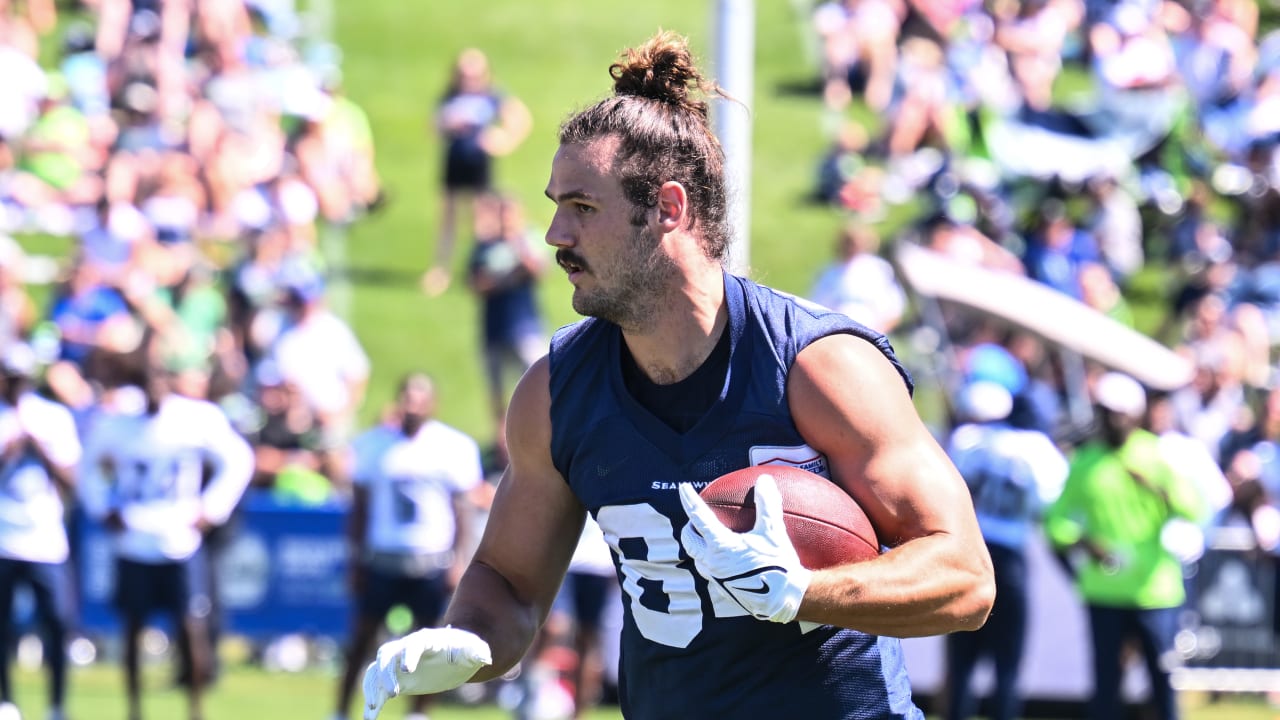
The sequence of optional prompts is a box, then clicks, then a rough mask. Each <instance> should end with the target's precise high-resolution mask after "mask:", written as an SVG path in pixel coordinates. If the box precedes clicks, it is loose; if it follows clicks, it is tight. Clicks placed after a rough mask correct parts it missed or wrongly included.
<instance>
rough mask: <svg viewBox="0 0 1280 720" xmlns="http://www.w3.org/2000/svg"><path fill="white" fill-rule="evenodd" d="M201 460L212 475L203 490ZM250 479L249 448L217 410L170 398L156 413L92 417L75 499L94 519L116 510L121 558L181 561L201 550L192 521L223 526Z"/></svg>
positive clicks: (171, 396)
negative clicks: (120, 522) (121, 526)
mask: <svg viewBox="0 0 1280 720" xmlns="http://www.w3.org/2000/svg"><path fill="white" fill-rule="evenodd" d="M206 462H207V463H209V464H210V465H211V466H212V468H213V472H214V474H213V477H212V478H211V479H210V480H209V482H208V484H207V486H205V487H204V489H203V491H202V490H201V481H202V478H203V468H204V464H205V463H206ZM252 476H253V450H252V449H251V448H250V447H249V443H247V442H245V440H244V438H242V437H240V435H239V434H238V433H236V431H235V430H234V429H233V428H232V427H231V423H230V422H228V420H227V418H226V416H225V415H223V414H222V411H221V410H220V409H218V407H217V406H216V405H213V404H212V403H208V402H204V401H200V400H192V399H189V398H185V397H181V396H178V395H170V396H169V397H167V398H165V399H164V401H163V402H162V403H161V404H160V409H159V411H158V412H157V413H156V414H155V415H151V416H149V415H147V414H146V413H130V414H124V413H107V414H104V415H102V416H101V417H100V418H98V420H97V421H96V422H95V423H94V424H93V426H92V427H91V428H90V430H89V435H88V437H87V438H86V440H85V452H84V458H83V460H82V462H81V466H80V500H81V503H82V504H83V505H84V509H85V512H87V513H88V514H89V516H90V517H93V518H97V519H99V520H101V519H102V518H104V517H106V515H107V514H108V513H109V512H110V511H112V510H119V511H120V514H121V517H122V518H123V520H124V524H125V529H124V531H123V532H121V533H119V534H117V535H116V536H115V544H116V552H117V554H119V556H120V557H123V558H126V559H128V560H133V561H136V562H146V563H160V562H169V561H181V560H185V559H187V558H189V557H191V556H192V555H193V554H195V552H196V551H197V550H199V549H200V539H201V538H200V533H199V531H197V530H196V528H195V522H196V520H197V519H198V518H199V517H200V516H201V515H203V516H204V517H206V518H208V519H209V521H210V522H212V523H214V524H219V523H223V522H226V520H227V518H228V517H230V515H231V512H232V511H233V510H234V509H235V506H236V503H238V502H239V501H240V497H241V495H243V494H244V490H245V488H246V487H248V485H249V480H250V479H251V478H252Z"/></svg>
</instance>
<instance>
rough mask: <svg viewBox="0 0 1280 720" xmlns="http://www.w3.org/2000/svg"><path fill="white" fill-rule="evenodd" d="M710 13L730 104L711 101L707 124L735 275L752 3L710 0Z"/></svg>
mask: <svg viewBox="0 0 1280 720" xmlns="http://www.w3.org/2000/svg"><path fill="white" fill-rule="evenodd" d="M715 12H716V18H715V28H716V38H715V51H716V60H715V77H716V81H717V82H718V83H719V84H720V87H722V88H724V90H725V92H727V93H728V94H729V96H730V97H732V98H733V100H724V99H717V100H716V101H715V104H714V106H713V107H712V121H713V127H714V129H715V133H716V137H717V138H719V139H720V146H721V147H723V148H724V156H725V166H724V169H725V181H726V184H727V186H728V191H729V269H730V271H732V272H735V273H740V274H741V273H745V272H747V269H748V268H749V267H750V265H751V253H750V244H751V112H750V109H751V107H752V89H753V86H754V84H755V52H756V48H755V44H756V43H755V40H756V13H755V2H754V0H716V10H715ZM735 101H736V102H735Z"/></svg>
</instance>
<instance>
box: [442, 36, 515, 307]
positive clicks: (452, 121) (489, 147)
mask: <svg viewBox="0 0 1280 720" xmlns="http://www.w3.org/2000/svg"><path fill="white" fill-rule="evenodd" d="M531 124H532V119H531V117H530V115H529V109H528V108H527V107H525V105H524V103H523V102H521V101H520V100H519V99H518V98H516V97H514V96H512V95H506V94H503V93H501V92H499V91H498V90H497V89H496V88H495V87H494V85H493V81H492V78H491V77H490V74H489V59H488V58H487V57H486V56H485V54H484V53H483V52H482V51H480V50H478V49H476V48H468V49H466V50H463V51H462V52H461V53H459V55H458V58H457V60H456V61H455V62H454V64H453V70H452V77H451V78H450V80H449V86H448V88H447V89H446V90H445V94H444V97H443V98H442V99H441V100H440V105H439V108H438V109H437V111H436V131H437V132H438V133H439V134H440V136H441V138H442V140H443V141H444V178H443V182H444V207H443V209H442V210H441V225H440V235H439V237H437V238H436V255H435V262H434V264H433V265H432V266H431V267H430V268H428V270H427V273H426V274H425V275H423V277H422V287H423V289H424V290H425V291H426V292H427V293H428V294H429V295H438V294H440V293H442V292H444V290H445V289H446V288H448V287H449V282H450V273H451V271H450V269H449V266H450V264H451V263H452V260H453V245H454V240H455V236H456V234H457V225H458V213H459V204H460V203H461V202H463V201H464V200H465V199H468V198H471V197H474V196H475V195H476V194H477V193H480V192H482V191H485V190H488V189H490V188H491V187H492V185H493V160H494V158H497V157H501V156H503V155H508V154H510V153H511V152H512V151H514V150H515V149H516V148H517V147H519V146H520V144H521V143H522V142H524V139H525V137H526V136H528V134H529V129H530V126H531Z"/></svg>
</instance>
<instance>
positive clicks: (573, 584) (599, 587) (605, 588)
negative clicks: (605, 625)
mask: <svg viewBox="0 0 1280 720" xmlns="http://www.w3.org/2000/svg"><path fill="white" fill-rule="evenodd" d="M617 582H618V581H617V579H616V578H614V577H613V576H612V575H593V574H591V573H579V572H570V573H569V574H568V575H566V576H565V583H564V591H565V592H567V593H568V595H569V599H570V600H571V601H572V605H573V607H572V610H571V612H572V613H573V618H574V620H575V621H577V623H578V627H580V628H582V629H584V630H599V629H600V623H601V622H602V621H603V619H604V607H605V601H606V600H608V599H609V591H610V589H611V588H612V586H613V585H615V584H617Z"/></svg>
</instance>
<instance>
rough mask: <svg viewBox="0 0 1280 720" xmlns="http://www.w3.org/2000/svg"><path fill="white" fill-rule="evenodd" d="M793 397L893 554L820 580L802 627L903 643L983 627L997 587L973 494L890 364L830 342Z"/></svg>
mask: <svg viewBox="0 0 1280 720" xmlns="http://www.w3.org/2000/svg"><path fill="white" fill-rule="evenodd" d="M787 395H788V401H789V404H790V407H791V414H792V416H793V417H794V418H795V423H796V427H797V428H798V429H799V430H800V434H801V435H803V436H804V438H805V439H806V440H807V441H808V442H809V444H810V445H811V446H812V447H813V448H814V449H816V450H818V451H819V452H822V453H823V454H825V455H826V456H827V458H828V460H829V461H830V464H831V472H832V477H833V478H834V480H835V481H836V482H837V483H839V484H840V485H841V486H842V487H844V489H845V490H846V491H847V492H848V493H849V494H850V495H851V496H853V498H854V499H855V500H857V501H858V504H859V505H861V506H862V508H863V509H864V510H866V512H867V516H868V517H869V518H870V519H871V522H872V524H873V525H874V526H875V528H876V532H877V534H878V535H879V538H880V542H881V544H883V545H887V546H888V547H889V548H890V549H889V550H888V551H887V552H885V553H884V554H883V555H881V556H880V557H879V558H876V559H875V560H871V561H868V562H862V563H854V564H850V565H845V566H841V567H838V568H831V569H828V570H822V571H818V572H815V573H814V575H813V579H812V582H811V583H810V585H809V588H808V591H807V592H806V594H805V596H804V601H803V602H802V604H801V606H800V612H799V616H798V619H800V620H810V621H814V622H820V623H825V624H831V625H838V626H842V627H848V628H854V629H857V630H862V631H864V632H869V633H873V634H877V635H890V636H895V637H916V636H925V635H938V634H942V633H948V632H952V631H956V630H969V629H974V628H977V627H979V626H981V625H982V623H983V622H985V621H986V617H987V613H988V612H990V609H991V602H992V600H993V599H994V597H995V586H994V579H993V577H992V570H991V560H990V557H989V556H988V555H987V550H986V546H985V544H984V543H983V541H982V535H981V533H980V532H979V530H978V524H977V519H976V518H975V516H974V512H973V503H972V501H971V500H970V498H969V491H968V489H967V488H966V487H965V484H964V481H963V480H962V479H961V477H960V475H959V473H958V472H957V471H956V469H955V467H954V466H953V465H952V464H951V461H950V460H949V459H948V458H947V456H946V453H945V452H944V451H943V450H942V448H941V447H939V445H938V444H937V442H935V441H934V439H933V436H932V435H930V434H929V431H928V429H927V428H926V427H925V426H924V424H923V423H922V422H921V421H920V418H919V416H918V415H917V414H916V410H915V407H914V406H913V405H912V402H911V398H910V396H909V395H908V394H907V392H906V387H905V386H904V385H903V383H902V380H901V378H899V377H898V374H897V372H896V371H895V370H894V369H893V367H892V366H891V365H890V364H889V362H888V361H887V360H885V358H884V357H883V356H882V355H881V354H880V352H879V351H878V350H876V349H875V347H873V346H872V345H871V344H870V343H868V342H865V341H863V340H860V339H858V338H855V337H853V336H851V335H834V336H831V337H827V338H824V339H822V340H819V341H817V342H815V343H814V344H813V345H810V346H809V347H808V348H806V349H805V350H803V351H802V352H801V353H800V356H799V358H798V359H797V361H796V363H795V366H794V367H793V369H792V371H791V374H790V376H789V379H788V385H787Z"/></svg>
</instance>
